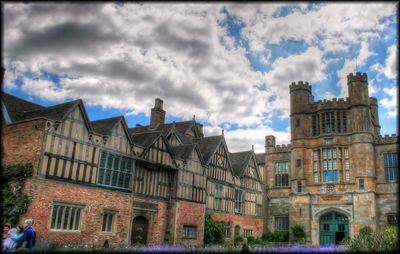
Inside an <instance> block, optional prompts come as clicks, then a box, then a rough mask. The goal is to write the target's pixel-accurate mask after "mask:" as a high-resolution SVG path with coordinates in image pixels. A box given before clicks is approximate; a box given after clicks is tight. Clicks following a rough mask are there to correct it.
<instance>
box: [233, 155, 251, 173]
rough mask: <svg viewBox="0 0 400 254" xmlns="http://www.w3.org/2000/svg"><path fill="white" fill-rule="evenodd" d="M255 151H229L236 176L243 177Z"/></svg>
mask: <svg viewBox="0 0 400 254" xmlns="http://www.w3.org/2000/svg"><path fill="white" fill-rule="evenodd" d="M252 153H253V151H244V152H238V153H229V157H230V158H231V162H232V168H233V172H234V174H235V175H236V176H239V177H242V176H243V175H244V173H245V171H246V167H247V164H249V160H250V158H251V155H252Z"/></svg>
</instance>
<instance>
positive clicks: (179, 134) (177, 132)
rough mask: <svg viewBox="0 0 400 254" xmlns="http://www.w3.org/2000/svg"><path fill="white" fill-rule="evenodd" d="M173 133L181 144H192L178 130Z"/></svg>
mask: <svg viewBox="0 0 400 254" xmlns="http://www.w3.org/2000/svg"><path fill="white" fill-rule="evenodd" d="M174 133H175V134H176V136H178V138H179V139H180V140H181V141H182V143H183V144H193V141H192V140H191V139H190V138H189V137H188V136H186V135H185V134H183V133H182V132H180V131H179V130H176V131H174Z"/></svg>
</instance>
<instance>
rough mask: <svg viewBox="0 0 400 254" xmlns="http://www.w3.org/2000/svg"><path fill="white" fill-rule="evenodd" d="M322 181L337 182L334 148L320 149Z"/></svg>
mask: <svg viewBox="0 0 400 254" xmlns="http://www.w3.org/2000/svg"><path fill="white" fill-rule="evenodd" d="M322 155H323V167H324V178H323V179H324V182H337V164H336V148H324V149H322Z"/></svg>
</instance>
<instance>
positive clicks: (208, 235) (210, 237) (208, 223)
mask: <svg viewBox="0 0 400 254" xmlns="http://www.w3.org/2000/svg"><path fill="white" fill-rule="evenodd" d="M224 234H225V227H224V223H223V222H220V221H215V220H214V219H213V218H212V217H211V215H210V214H206V217H205V225H204V243H206V244H210V243H215V244H221V243H223V240H224Z"/></svg>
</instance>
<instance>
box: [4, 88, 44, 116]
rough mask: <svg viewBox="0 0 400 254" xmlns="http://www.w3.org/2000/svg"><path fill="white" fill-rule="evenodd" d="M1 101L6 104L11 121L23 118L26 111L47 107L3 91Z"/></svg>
mask: <svg viewBox="0 0 400 254" xmlns="http://www.w3.org/2000/svg"><path fill="white" fill-rule="evenodd" d="M1 101H2V102H3V103H4V106H5V107H6V109H7V112H8V114H9V115H10V118H11V121H13V122H16V121H20V120H22V119H23V115H24V113H25V112H27V111H32V110H40V109H44V108H45V107H43V106H40V105H38V104H35V103H32V102H29V101H25V100H22V99H20V98H18V97H15V96H13V95H11V94H7V93H4V92H2V93H1Z"/></svg>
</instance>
